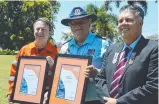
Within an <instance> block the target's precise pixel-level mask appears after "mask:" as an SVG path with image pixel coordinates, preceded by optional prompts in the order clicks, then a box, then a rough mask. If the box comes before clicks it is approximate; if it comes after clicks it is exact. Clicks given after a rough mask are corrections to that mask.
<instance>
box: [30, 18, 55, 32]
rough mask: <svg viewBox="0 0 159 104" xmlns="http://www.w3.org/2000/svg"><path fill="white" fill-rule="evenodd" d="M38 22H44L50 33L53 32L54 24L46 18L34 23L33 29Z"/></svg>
mask: <svg viewBox="0 0 159 104" xmlns="http://www.w3.org/2000/svg"><path fill="white" fill-rule="evenodd" d="M38 21H42V22H44V23H45V24H46V25H47V26H49V31H50V32H52V31H53V26H52V23H51V22H50V21H49V20H48V19H47V18H44V17H43V18H39V19H37V20H36V21H35V22H34V24H33V27H34V26H35V24H36V23H37V22H38Z"/></svg>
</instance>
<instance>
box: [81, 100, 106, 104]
mask: <svg viewBox="0 0 159 104" xmlns="http://www.w3.org/2000/svg"><path fill="white" fill-rule="evenodd" d="M84 104H103V103H101V102H100V101H99V100H93V101H86V102H85V103H84Z"/></svg>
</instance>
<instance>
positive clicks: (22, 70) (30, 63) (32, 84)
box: [11, 56, 48, 104]
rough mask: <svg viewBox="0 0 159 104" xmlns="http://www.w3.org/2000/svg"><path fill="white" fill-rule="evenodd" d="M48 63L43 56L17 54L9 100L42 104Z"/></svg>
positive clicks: (28, 103)
mask: <svg viewBox="0 0 159 104" xmlns="http://www.w3.org/2000/svg"><path fill="white" fill-rule="evenodd" d="M47 69H48V63H47V60H46V57H44V56H19V58H18V64H17V68H16V76H15V80H14V86H13V93H12V94H11V102H14V103H22V104H26V103H27V104H42V102H43V99H44V93H45V92H44V91H45V87H46V77H47V73H48V70H47Z"/></svg>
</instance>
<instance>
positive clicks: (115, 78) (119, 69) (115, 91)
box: [110, 47, 130, 98]
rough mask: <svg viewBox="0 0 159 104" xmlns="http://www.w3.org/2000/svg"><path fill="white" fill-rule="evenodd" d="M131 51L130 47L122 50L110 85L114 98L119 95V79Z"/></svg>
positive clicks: (111, 94)
mask: <svg viewBox="0 0 159 104" xmlns="http://www.w3.org/2000/svg"><path fill="white" fill-rule="evenodd" d="M129 51H130V48H129V47H126V48H125V50H124V51H123V52H121V54H120V58H119V63H118V65H117V67H116V69H115V72H114V75H113V77H112V79H113V80H112V83H111V86H110V96H111V97H112V98H116V97H117V96H118V92H119V81H120V79H121V77H122V75H123V73H124V69H125V66H126V63H127V58H126V56H127V55H128V53H129Z"/></svg>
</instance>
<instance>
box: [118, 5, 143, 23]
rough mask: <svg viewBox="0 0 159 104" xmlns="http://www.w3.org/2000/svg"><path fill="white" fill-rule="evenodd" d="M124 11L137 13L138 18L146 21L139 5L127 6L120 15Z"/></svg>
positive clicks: (121, 10)
mask: <svg viewBox="0 0 159 104" xmlns="http://www.w3.org/2000/svg"><path fill="white" fill-rule="evenodd" d="M123 11H132V12H136V14H137V16H140V17H141V18H142V20H144V11H143V9H142V8H141V7H139V6H137V5H125V6H123V7H122V8H121V9H120V13H121V12H123Z"/></svg>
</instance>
